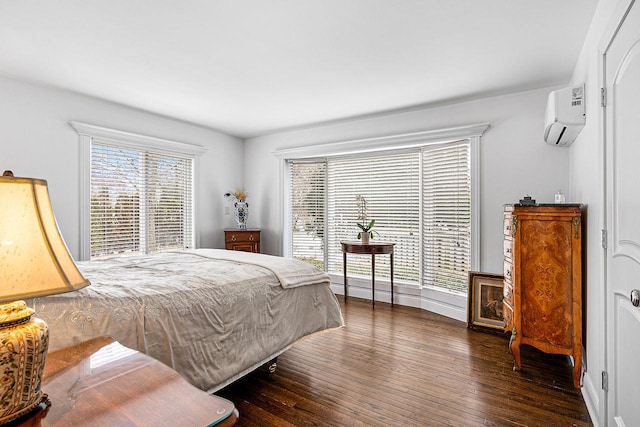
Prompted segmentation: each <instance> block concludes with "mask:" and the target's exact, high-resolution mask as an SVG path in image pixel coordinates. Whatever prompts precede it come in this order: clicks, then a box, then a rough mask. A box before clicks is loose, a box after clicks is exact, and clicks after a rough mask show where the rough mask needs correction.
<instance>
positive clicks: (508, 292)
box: [502, 280, 513, 307]
mask: <svg viewBox="0 0 640 427" xmlns="http://www.w3.org/2000/svg"><path fill="white" fill-rule="evenodd" d="M502 298H503V301H505V302H507V303H509V305H510V306H511V307H513V286H512V285H511V282H508V281H506V280H505V281H504V289H503V290H502Z"/></svg>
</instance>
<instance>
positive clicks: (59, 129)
mask: <svg viewBox="0 0 640 427" xmlns="http://www.w3.org/2000/svg"><path fill="white" fill-rule="evenodd" d="M72 120H73V121H80V122H84V123H89V124H95V125H99V126H104V127H108V128H113V129H118V130H124V131H128V132H133V133H139V134H144V135H148V136H155V137H159V138H165V139H170V140H175V141H180V142H185V143H190V144H195V145H201V146H204V147H206V148H207V149H208V151H207V152H206V153H205V154H203V155H202V156H201V157H200V161H199V165H200V169H199V173H198V175H197V178H196V179H197V182H198V185H199V198H198V200H197V203H198V206H197V213H196V215H197V221H198V225H197V231H198V235H199V238H200V246H202V247H224V236H223V232H222V229H223V228H224V227H225V226H226V227H228V226H233V224H234V223H233V217H232V216H231V215H230V216H224V215H223V212H224V209H223V207H224V203H225V201H224V198H223V196H222V195H223V194H224V192H225V191H227V190H228V189H230V188H233V187H235V186H240V185H242V184H243V183H242V176H243V169H242V167H243V143H242V140H240V139H238V138H234V137H230V136H228V135H225V134H222V133H219V132H215V131H212V130H210V129H206V128H202V127H198V126H194V125H191V124H187V123H185V122H181V121H178V120H173V119H170V118H167V117H162V116H158V115H154V114H150V113H146V112H142V111H140V110H136V109H132V108H128V107H124V106H122V105H117V104H113V103H109V102H106V101H100V100H97V99H94V98H90V97H86V96H82V95H78V94H75V93H71V92H67V91H63V90H58V89H52V88H49V87H43V86H38V85H33V84H29V83H24V82H20V81H16V80H11V79H6V78H2V77H0V129H1V130H2V132H1V136H0V169H1V170H5V169H11V170H13V172H14V173H15V175H16V176H24V177H33V178H42V179H46V180H47V181H48V184H49V193H50V195H51V202H52V204H53V209H54V211H55V213H56V218H57V220H58V224H59V226H60V231H61V233H62V235H63V237H64V239H65V241H66V242H67V246H68V247H69V250H70V251H71V253H72V255H73V256H74V258H76V259H77V257H78V255H79V251H80V241H79V236H80V229H79V217H80V202H79V198H80V189H79V182H80V178H79V176H80V166H79V157H80V151H79V137H78V134H77V133H76V132H75V131H74V130H73V129H72V128H71V127H70V126H69V125H68V122H69V121H72Z"/></svg>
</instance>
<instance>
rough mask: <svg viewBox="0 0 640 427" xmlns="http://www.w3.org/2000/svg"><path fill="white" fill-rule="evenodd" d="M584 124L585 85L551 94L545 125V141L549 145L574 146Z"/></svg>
mask: <svg viewBox="0 0 640 427" xmlns="http://www.w3.org/2000/svg"><path fill="white" fill-rule="evenodd" d="M584 123H585V106H584V85H579V86H572V87H567V88H564V89H560V90H555V91H553V92H551V93H550V94H549V100H548V101H547V111H546V114H545V123H544V141H545V142H546V143H547V144H550V145H557V146H568V145H571V144H573V141H574V140H575V139H576V137H577V136H578V134H579V133H580V131H581V130H582V128H583V127H584Z"/></svg>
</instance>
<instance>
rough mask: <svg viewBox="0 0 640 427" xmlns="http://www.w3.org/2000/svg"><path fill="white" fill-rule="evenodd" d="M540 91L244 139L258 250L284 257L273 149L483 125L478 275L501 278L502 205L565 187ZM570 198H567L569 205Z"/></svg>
mask: <svg viewBox="0 0 640 427" xmlns="http://www.w3.org/2000/svg"><path fill="white" fill-rule="evenodd" d="M553 89H555V88H546V89H538V90H532V91H526V92H520V93H515V94H510V95H504V96H497V97H492V98H485V99H481V100H476V101H471V102H465V103H460V104H454V105H449V106H442V107H437V108H431V109H421V110H414V111H408V112H403V113H397V114H390V115H384V116H376V117H370V118H364V119H360V120H351V121H344V122H340V123H334V124H328V125H325V126H319V127H314V128H309V129H302V130H295V131H290V132H285V133H279V134H273V135H267V136H261V137H255V138H249V139H247V140H245V177H244V179H245V184H246V187H247V190H248V191H249V192H250V201H251V203H252V206H251V219H250V221H251V226H252V227H260V228H262V229H263V238H262V248H263V251H264V252H267V253H271V254H276V255H279V254H281V253H282V245H281V237H280V236H282V231H283V230H282V224H281V209H280V207H281V203H280V201H279V197H280V194H281V192H280V191H279V188H280V186H281V183H280V181H279V180H280V175H279V163H278V160H277V159H276V158H275V157H274V156H273V155H272V154H271V153H272V152H273V151H274V150H276V149H283V148H292V147H299V146H307V145H314V144H320V143H326V142H339V141H347V140H354V139H361V138H368V137H376V136H386V135H394V134H401V133H409V132H417V131H421V130H432V129H442V128H448V127H454V126H460V125H466V124H474V123H480V122H488V123H490V124H491V127H489V129H488V130H487V131H486V132H485V134H484V136H483V137H482V139H481V143H480V144H481V148H480V156H481V158H480V171H481V172H480V173H481V186H480V195H481V197H480V212H481V214H480V215H481V217H480V224H481V226H480V228H481V230H480V233H481V245H480V247H481V251H480V253H481V261H480V267H481V270H482V271H485V272H494V273H502V270H503V267H502V266H503V264H502V205H503V204H505V203H516V202H518V200H519V199H520V198H522V197H523V196H524V195H526V194H529V195H531V196H532V197H533V198H534V199H536V200H537V201H539V202H545V201H546V202H553V196H554V194H555V192H556V191H557V190H558V189H563V190H567V189H568V186H569V172H568V169H569V150H567V149H565V148H558V147H552V146H550V145H547V144H545V143H544V141H543V139H542V132H543V126H544V110H545V105H546V101H547V96H548V94H549V92H550V91H551V90H553ZM570 201H572V200H567V202H570Z"/></svg>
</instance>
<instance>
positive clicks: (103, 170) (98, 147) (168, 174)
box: [90, 140, 193, 258]
mask: <svg viewBox="0 0 640 427" xmlns="http://www.w3.org/2000/svg"><path fill="white" fill-rule="evenodd" d="M90 209H91V258H96V257H101V256H110V255H116V254H123V253H129V254H130V253H137V252H139V253H150V252H157V251H161V250H166V249H184V248H189V247H192V246H193V159H190V158H186V157H179V156H169V155H162V154H158V153H153V152H150V151H143V150H134V149H130V148H122V147H118V146H115V145H112V144H109V143H104V142H100V141H95V140H94V141H93V142H92V144H91V204H90Z"/></svg>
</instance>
